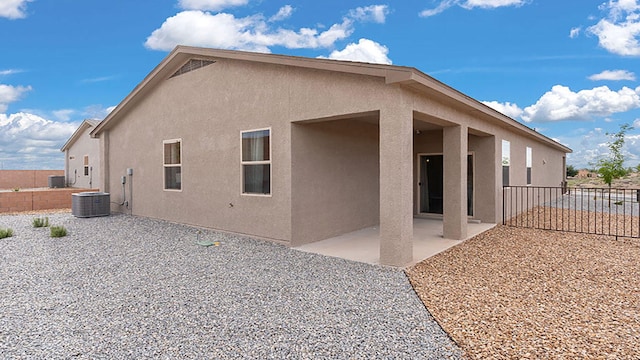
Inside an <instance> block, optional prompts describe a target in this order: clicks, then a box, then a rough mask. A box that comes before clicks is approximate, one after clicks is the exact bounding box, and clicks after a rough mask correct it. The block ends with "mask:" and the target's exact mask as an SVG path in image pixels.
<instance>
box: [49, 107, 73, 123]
mask: <svg viewBox="0 0 640 360" xmlns="http://www.w3.org/2000/svg"><path fill="white" fill-rule="evenodd" d="M75 112H76V111H75V110H72V109H60V110H54V111H53V116H55V117H56V119H58V120H61V121H69V120H71V115H73V114H74V113H75Z"/></svg>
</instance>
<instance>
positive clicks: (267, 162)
mask: <svg viewBox="0 0 640 360" xmlns="http://www.w3.org/2000/svg"><path fill="white" fill-rule="evenodd" d="M265 130H267V131H269V160H256V161H244V159H243V158H242V153H243V147H242V146H243V145H242V139H243V137H242V136H243V135H244V134H245V133H251V132H258V131H265ZM272 140H273V130H272V129H271V127H264V128H257V129H250V130H240V195H242V196H257V197H272V196H273V163H272V160H273V141H272ZM246 165H269V193H268V194H263V193H251V192H245V191H244V188H245V183H244V167H245V166H246Z"/></svg>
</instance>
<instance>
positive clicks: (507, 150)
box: [502, 140, 511, 186]
mask: <svg viewBox="0 0 640 360" xmlns="http://www.w3.org/2000/svg"><path fill="white" fill-rule="evenodd" d="M510 165H511V143H510V142H508V141H507V140H502V186H509V166H510Z"/></svg>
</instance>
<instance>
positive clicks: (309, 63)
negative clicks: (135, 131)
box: [91, 45, 571, 153]
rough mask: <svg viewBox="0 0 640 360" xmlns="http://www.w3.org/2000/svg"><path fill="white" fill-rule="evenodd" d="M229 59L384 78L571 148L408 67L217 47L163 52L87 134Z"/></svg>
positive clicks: (477, 115)
mask: <svg viewBox="0 0 640 360" xmlns="http://www.w3.org/2000/svg"><path fill="white" fill-rule="evenodd" d="M193 58H195V59H204V60H213V61H215V59H232V60H242V61H251V62H257V63H266V64H275V65H284V66H293V67H300V68H308V69H316V70H326V71H335V72H342V73H350V74H359V75H368V76H377V77H382V78H384V79H385V82H386V83H387V84H399V85H403V86H407V87H409V88H412V89H414V90H416V91H418V92H419V93H422V94H426V95H429V96H430V97H432V98H438V99H446V100H453V101H454V103H455V105H456V106H457V107H459V108H462V109H463V110H465V111H466V112H471V113H473V114H474V115H475V116H476V117H479V118H481V119H483V120H486V121H489V122H492V123H495V124H497V125H498V126H502V127H507V128H510V129H512V130H513V131H516V132H519V133H521V134H523V135H525V136H528V137H532V138H536V139H538V140H539V141H542V142H543V143H546V144H548V145H550V146H552V147H554V148H556V149H559V150H561V151H563V152H567V153H568V152H571V149H570V148H568V147H566V146H564V145H562V144H560V143H558V142H556V141H554V140H552V139H551V138H549V137H547V136H544V135H542V134H540V133H538V132H536V131H535V130H533V129H531V128H529V127H528V126H526V125H524V124H522V123H520V122H518V121H516V120H514V119H512V118H510V117H508V116H506V115H504V114H502V113H500V112H498V111H496V110H494V109H492V108H490V107H488V106H486V105H485V104H483V103H481V102H479V101H477V100H475V99H473V98H471V97H469V96H467V95H465V94H463V93H461V92H459V91H458V90H455V89H454V88H452V87H450V86H448V85H446V84H444V83H442V82H440V81H438V80H436V79H434V78H432V77H431V76H429V75H427V74H425V73H423V72H421V71H419V70H417V69H415V68H412V67H405V66H397V65H383V64H371V63H361V62H352V61H340V60H329V59H314V58H305V57H296V56H288V55H274V54H263V53H252V52H244V51H235V50H220V49H210V48H199V47H190V46H182V45H179V46H177V47H176V48H174V49H173V51H171V53H169V55H167V57H165V58H164V60H162V62H160V64H158V66H156V67H155V69H153V70H152V71H151V72H150V73H149V74H148V75H147V76H146V77H145V78H144V80H142V82H141V83H139V84H138V85H137V86H136V87H135V88H134V89H133V91H132V92H131V93H129V95H127V97H125V98H124V100H122V102H121V103H120V104H118V106H117V107H116V108H115V109H114V110H113V111H112V112H111V113H110V114H109V115H108V116H107V117H106V118H105V119H104V120H103V121H102V122H101V123H100V125H98V126H97V127H96V128H95V129H93V131H92V132H91V136H93V137H97V136H98V135H99V134H100V133H101V132H102V131H103V130H107V129H109V128H110V127H111V126H113V125H114V124H115V123H117V122H118V121H119V119H120V118H122V115H124V114H125V113H127V111H128V110H129V109H130V108H131V107H133V106H135V105H136V103H137V102H139V101H140V100H141V99H142V98H143V97H144V95H145V94H147V93H148V92H149V91H151V90H152V89H153V88H155V86H157V85H158V84H159V83H160V82H162V81H164V80H165V79H168V78H170V77H171V76H172V75H173V74H175V73H176V71H179V70H180V68H181V67H182V66H183V65H185V64H186V63H187V62H188V61H189V60H191V59H193Z"/></svg>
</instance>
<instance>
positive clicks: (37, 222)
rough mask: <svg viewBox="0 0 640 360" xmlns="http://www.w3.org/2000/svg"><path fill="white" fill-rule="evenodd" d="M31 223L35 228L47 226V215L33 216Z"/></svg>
mask: <svg viewBox="0 0 640 360" xmlns="http://www.w3.org/2000/svg"><path fill="white" fill-rule="evenodd" d="M31 223H32V224H33V227H35V228H40V227H47V226H49V218H48V217H45V218H34V219H33V221H32V222H31Z"/></svg>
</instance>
